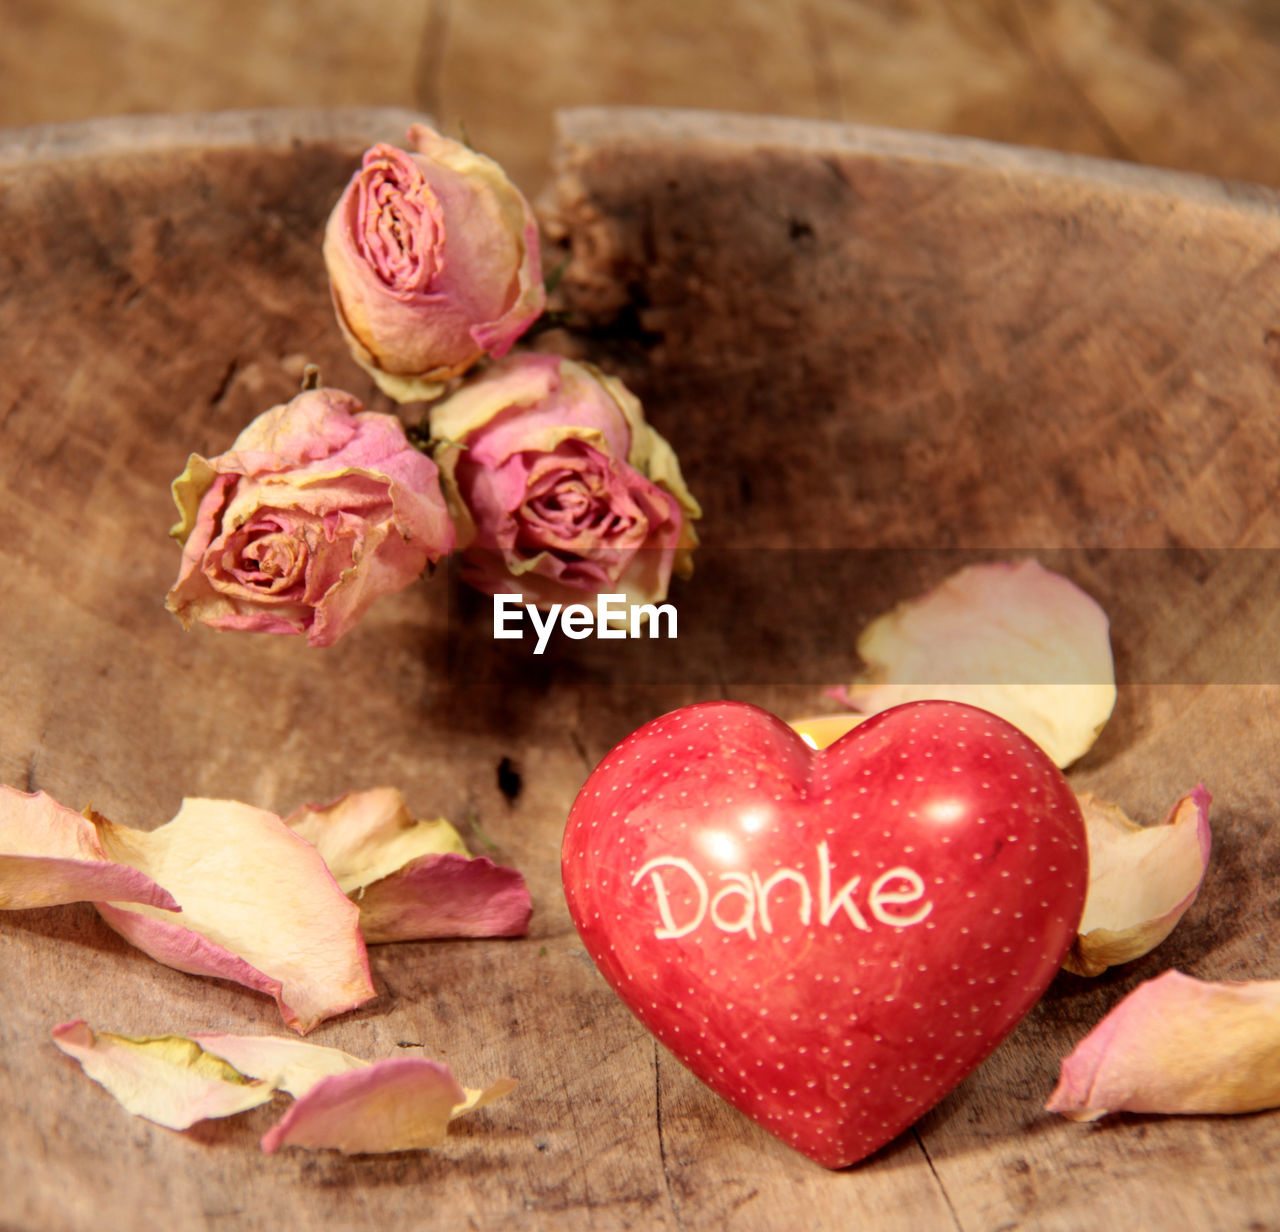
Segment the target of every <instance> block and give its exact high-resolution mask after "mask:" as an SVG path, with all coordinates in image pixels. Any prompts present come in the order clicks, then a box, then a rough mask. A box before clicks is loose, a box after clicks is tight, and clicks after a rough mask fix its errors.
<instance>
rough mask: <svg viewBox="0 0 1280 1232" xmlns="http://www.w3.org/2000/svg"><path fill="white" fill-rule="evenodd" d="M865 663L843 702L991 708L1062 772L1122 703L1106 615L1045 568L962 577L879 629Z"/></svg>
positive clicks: (874, 709) (993, 569)
mask: <svg viewBox="0 0 1280 1232" xmlns="http://www.w3.org/2000/svg"><path fill="white" fill-rule="evenodd" d="M858 654H859V655H860V656H861V657H862V658H863V660H864V661H865V662H866V663H867V665H868V672H867V674H866V675H865V676H864V677H863V678H862V679H860V680H858V681H856V682H855V683H854V684H852V685H850V686H849V687H848V688H847V689H846V690H845V691H844V696H843V699H842V700H844V701H846V702H847V703H848V704H849V705H851V706H852V707H853V709H855V710H859V711H862V712H863V713H865V714H877V713H879V712H880V711H881V710H887V709H888V708H889V707H890V706H897V705H900V704H901V703H903V702H908V701H918V700H922V699H927V698H944V699H947V700H950V701H958V702H965V703H967V704H969V705H973V706H980V707H981V708H982V709H984V710H990V711H991V712H992V713H993V714H997V715H999V716H1000V717H1001V718H1003V719H1005V720H1007V721H1008V722H1010V723H1012V724H1013V725H1014V726H1015V727H1017V728H1019V729H1020V730H1021V731H1023V732H1025V733H1026V734H1027V735H1028V736H1030V737H1031V739H1032V740H1034V741H1035V742H1036V743H1037V744H1038V745H1040V747H1041V748H1042V749H1044V751H1045V752H1046V753H1048V754H1049V756H1050V757H1052V758H1053V760H1054V761H1055V762H1056V763H1057V764H1058V765H1059V766H1066V765H1070V763H1071V762H1073V761H1075V760H1076V758H1078V757H1080V756H1082V755H1083V754H1084V753H1085V752H1086V751H1087V750H1088V749H1089V747H1090V746H1091V745H1092V744H1093V742H1094V740H1095V739H1097V736H1098V733H1099V732H1100V731H1101V730H1102V728H1103V725H1104V724H1105V723H1106V721H1107V719H1108V718H1109V717H1110V715H1111V710H1112V708H1113V707H1114V705H1115V699H1116V688H1115V669H1114V666H1113V663H1112V657H1111V641H1110V635H1109V626H1108V622H1107V617H1106V613H1105V612H1103V610H1102V609H1101V608H1100V607H1099V606H1098V604H1097V603H1096V602H1095V601H1094V600H1093V599H1092V598H1091V597H1090V596H1089V595H1087V594H1085V592H1084V591H1082V590H1081V589H1080V588H1079V587H1078V586H1076V585H1075V584H1074V583H1072V582H1070V581H1068V579H1066V578H1065V577H1062V576H1061V575H1059V574H1057V573H1053V572H1051V571H1050V570H1048V569H1046V568H1044V566H1043V565H1040V564H1039V563H1037V562H1036V561H1034V560H1023V561H1019V562H1016V563H1012V564H1005V563H991V564H979V565H970V566H968V567H967V568H965V569H961V570H960V571H959V572H958V573H955V574H953V575H952V576H951V577H949V578H948V579H947V580H946V581H945V582H943V583H942V585H940V586H939V587H938V588H937V589H936V590H933V591H931V592H930V593H929V594H927V595H924V596H922V597H920V598H918V599H913V600H911V601H909V602H906V603H901V604H899V605H898V606H897V607H896V608H894V609H893V611H891V612H888V613H886V614H885V615H883V616H881V617H879V618H878V619H876V620H874V621H872V623H871V624H870V625H868V626H867V628H866V629H865V630H864V632H863V634H862V636H861V637H860V638H859V639H858Z"/></svg>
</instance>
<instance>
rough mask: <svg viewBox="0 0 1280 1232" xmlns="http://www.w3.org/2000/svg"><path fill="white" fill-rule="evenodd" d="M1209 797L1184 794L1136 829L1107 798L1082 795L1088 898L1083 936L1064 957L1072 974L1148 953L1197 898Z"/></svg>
mask: <svg viewBox="0 0 1280 1232" xmlns="http://www.w3.org/2000/svg"><path fill="white" fill-rule="evenodd" d="M1210 799H1211V797H1210V795H1209V793H1208V792H1207V791H1206V790H1205V789H1204V787H1203V786H1198V787H1196V789H1195V790H1194V791H1191V792H1188V793H1187V794H1186V795H1185V796H1183V797H1182V798H1181V799H1180V800H1179V801H1178V802H1177V803H1176V804H1175V805H1174V806H1173V808H1172V809H1170V811H1169V815H1168V816H1167V817H1166V818H1165V820H1164V822H1163V823H1162V824H1161V825H1158V826H1140V825H1138V824H1136V823H1135V822H1132V821H1130V820H1129V818H1127V817H1126V816H1125V815H1124V813H1123V812H1121V811H1120V809H1119V808H1118V807H1117V806H1116V805H1114V804H1109V803H1108V802H1107V801H1105V800H1099V799H1097V797H1095V796H1093V795H1091V794H1089V793H1087V792H1086V793H1084V794H1082V795H1081V796H1080V808H1081V811H1082V812H1083V813H1084V820H1085V828H1086V831H1087V833H1088V837H1089V895H1088V898H1087V899H1086V900H1085V907H1084V917H1083V918H1082V919H1081V921H1080V934H1079V936H1078V937H1077V938H1076V941H1075V944H1074V945H1073V946H1072V948H1071V952H1070V953H1069V954H1068V955H1067V957H1066V959H1065V960H1064V962H1063V964H1062V965H1063V966H1064V967H1065V968H1066V969H1067V970H1068V971H1073V972H1075V974H1077V975H1100V974H1101V973H1102V972H1103V971H1105V970H1106V969H1107V968H1108V967H1114V966H1117V965H1119V964H1120V963H1125V962H1131V961H1132V960H1133V959H1135V958H1141V957H1142V955H1144V954H1148V953H1150V952H1151V951H1152V950H1153V949H1155V947H1156V946H1158V945H1159V944H1160V942H1162V941H1163V940H1164V939H1165V938H1166V937H1167V936H1168V935H1169V934H1170V933H1171V932H1172V931H1173V929H1174V927H1175V926H1176V925H1177V923H1178V921H1179V920H1180V919H1182V917H1183V915H1184V913H1185V912H1186V910H1187V908H1188V907H1190V906H1191V904H1192V903H1193V902H1194V901H1195V898H1196V895H1197V893H1199V890H1200V883H1201V882H1202V881H1203V880H1204V874H1205V869H1206V868H1207V867H1208V864H1209V850H1210V846H1211V843H1212V838H1211V835H1210V831H1209V802H1210Z"/></svg>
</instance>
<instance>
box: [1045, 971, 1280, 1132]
mask: <svg viewBox="0 0 1280 1232" xmlns="http://www.w3.org/2000/svg"><path fill="white" fill-rule="evenodd" d="M1045 1107H1046V1109H1047V1110H1048V1111H1050V1112H1059V1113H1061V1114H1062V1115H1063V1116H1065V1117H1069V1118H1070V1119H1071V1120H1073V1121H1096V1120H1097V1119H1098V1118H1099V1117H1103V1116H1106V1115H1107V1114H1108V1113H1110V1112H1158V1113H1232V1112H1257V1111H1259V1110H1261V1109H1263V1108H1276V1107H1280V980H1252V981H1239V982H1228V983H1210V982H1207V981H1203V980H1197V979H1193V978H1192V977H1191V976H1189V975H1183V974H1182V973H1181V972H1180V971H1166V972H1165V973H1164V974H1163V975H1162V976H1159V977H1158V978H1157V979H1154V980H1148V981H1147V982H1146V983H1143V984H1139V985H1138V987H1137V988H1135V989H1134V990H1133V992H1131V993H1130V994H1129V995H1128V996H1127V997H1125V999H1124V1000H1123V1001H1121V1002H1120V1004H1119V1005H1117V1006H1116V1007H1115V1009H1113V1010H1112V1011H1111V1013H1109V1014H1108V1015H1107V1016H1106V1017H1105V1018H1104V1019H1103V1020H1102V1021H1101V1022H1100V1023H1099V1024H1098V1025H1097V1026H1096V1027H1094V1029H1093V1030H1092V1031H1090V1032H1089V1034H1088V1035H1086V1036H1085V1038H1084V1039H1083V1040H1081V1041H1080V1043H1079V1044H1077V1045H1076V1048H1075V1051H1074V1052H1072V1054H1071V1055H1070V1056H1069V1057H1067V1059H1066V1060H1065V1061H1063V1063H1062V1074H1061V1077H1060V1078H1059V1081H1058V1085H1057V1087H1056V1089H1055V1090H1054V1092H1053V1094H1052V1095H1051V1096H1050V1097H1049V1102H1048V1103H1047V1104H1046V1105H1045Z"/></svg>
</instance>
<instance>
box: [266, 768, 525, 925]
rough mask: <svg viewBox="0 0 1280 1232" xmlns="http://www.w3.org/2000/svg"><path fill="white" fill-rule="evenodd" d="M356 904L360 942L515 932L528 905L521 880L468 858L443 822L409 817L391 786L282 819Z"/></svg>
mask: <svg viewBox="0 0 1280 1232" xmlns="http://www.w3.org/2000/svg"><path fill="white" fill-rule="evenodd" d="M285 824H286V825H288V826H289V827H290V828H291V829H293V831H294V832H295V833H296V834H298V835H300V836H301V837H302V838H305V839H306V840H307V841H308V842H309V843H311V844H312V845H313V846H314V847H315V848H316V850H317V851H319V852H320V854H321V855H322V856H323V857H324V859H325V861H326V862H327V863H328V865H329V868H330V870H331V871H332V872H333V875H334V877H335V878H336V879H337V882H338V885H339V886H341V888H342V889H343V890H344V891H345V892H346V893H347V894H349V895H351V896H352V898H353V899H354V900H355V902H356V903H357V904H358V906H359V908H360V927H361V930H362V931H363V933H364V937H365V940H366V942H369V943H375V942H386V941H417V940H428V939H432V938H443V937H519V936H523V935H524V933H525V932H526V930H527V929H528V926H529V917H530V915H531V913H532V910H533V906H532V902H531V900H530V897H529V890H528V887H527V886H526V885H525V881H524V878H523V877H522V876H521V875H520V874H519V873H518V872H516V870H515V869H511V868H504V867H502V866H501V865H498V864H495V863H494V862H493V861H492V860H489V859H487V858H486V857H484V856H475V857H472V856H470V855H469V854H468V853H467V849H466V845H465V844H464V843H463V841H462V837H461V836H460V835H459V834H458V832H457V831H456V830H455V829H454V828H453V827H452V826H451V825H450V824H449V823H448V822H447V821H445V820H444V819H442V818H440V819H436V820H434V821H415V820H414V819H413V816H412V814H410V812H409V810H408V808H407V806H406V805H405V802H404V798H403V797H402V796H401V794H400V792H399V791H397V790H395V789H394V788H391V787H379V788H373V789H371V790H369V791H353V792H348V793H347V794H346V795H344V796H340V797H339V798H338V799H337V800H335V801H333V802H332V803H331V804H328V805H324V806H318V805H313V804H308V805H304V806H303V807H302V808H300V809H298V810H297V811H296V812H294V813H292V814H290V815H289V817H288V818H286V820H285Z"/></svg>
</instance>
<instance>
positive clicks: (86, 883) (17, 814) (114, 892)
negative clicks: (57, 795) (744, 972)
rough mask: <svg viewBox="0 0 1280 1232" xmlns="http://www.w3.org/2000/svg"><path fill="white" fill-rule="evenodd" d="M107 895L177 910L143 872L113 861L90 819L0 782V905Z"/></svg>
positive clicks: (86, 899) (55, 903)
mask: <svg viewBox="0 0 1280 1232" xmlns="http://www.w3.org/2000/svg"><path fill="white" fill-rule="evenodd" d="M100 898H112V899H116V900H118V901H121V902H131V903H132V902H137V903H148V904H150V905H151V906H152V907H160V908H165V909H167V910H169V911H178V910H179V907H178V904H177V902H175V901H174V898H173V895H172V894H170V893H169V892H168V891H167V890H165V889H163V888H162V887H161V886H158V885H156V883H155V882H154V881H152V880H151V878H150V877H148V876H147V875H146V874H145V873H142V872H140V871H139V870H138V869H136V868H130V867H129V866H128V865H127V864H117V863H116V862H115V861H113V860H112V859H111V857H110V856H108V855H107V853H106V852H105V851H104V850H103V847H102V842H101V840H100V839H99V838H98V831H97V828H96V827H95V826H94V824H93V822H92V821H90V820H89V819H88V818H87V817H85V816H83V815H82V814H80V813H77V812H74V811H73V810H72V809H69V808H67V807H66V806H65V805H62V804H59V803H58V802H57V801H56V800H54V799H53V798H52V797H51V796H47V795H45V793H44V792H42V791H38V792H36V793H34V794H33V795H28V794H27V793H26V792H23V791H18V790H17V789H16V788H13V787H9V786H6V785H2V784H0V908H3V909H5V910H12V909H15V908H22V907H56V906H58V905H59V904H61V903H86V902H93V901H94V900H95V899H100Z"/></svg>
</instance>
